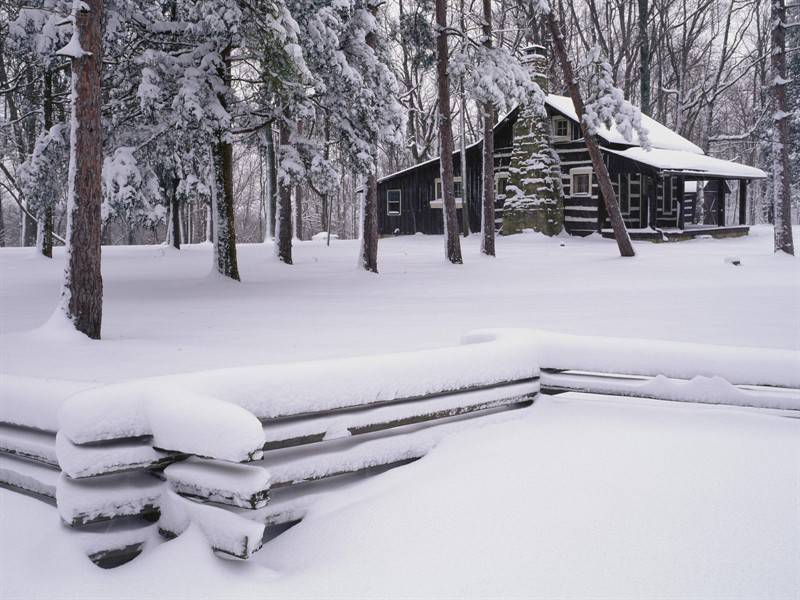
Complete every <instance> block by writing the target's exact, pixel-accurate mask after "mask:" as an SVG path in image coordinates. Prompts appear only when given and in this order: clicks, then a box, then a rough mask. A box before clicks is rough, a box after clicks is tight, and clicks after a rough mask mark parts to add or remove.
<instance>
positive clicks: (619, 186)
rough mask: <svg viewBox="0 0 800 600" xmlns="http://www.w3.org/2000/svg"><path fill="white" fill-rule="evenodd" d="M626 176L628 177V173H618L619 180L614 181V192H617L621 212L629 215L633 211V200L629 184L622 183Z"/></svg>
mask: <svg viewBox="0 0 800 600" xmlns="http://www.w3.org/2000/svg"><path fill="white" fill-rule="evenodd" d="M625 177H627V175H623V174H622V173H619V174H617V180H616V181H615V182H614V193H616V194H617V202H618V203H619V210H620V212H621V213H622V214H623V215H628V214H630V212H631V202H630V194H629V193H628V186H627V185H624V184H623V183H622V182H623V181H624V180H625Z"/></svg>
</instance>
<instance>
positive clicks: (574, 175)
mask: <svg viewBox="0 0 800 600" xmlns="http://www.w3.org/2000/svg"><path fill="white" fill-rule="evenodd" d="M569 174H570V183H571V185H570V196H591V195H592V168H591V167H578V168H577V169H572V170H571V171H570V172H569Z"/></svg>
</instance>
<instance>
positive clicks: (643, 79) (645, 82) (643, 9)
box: [639, 0, 650, 115]
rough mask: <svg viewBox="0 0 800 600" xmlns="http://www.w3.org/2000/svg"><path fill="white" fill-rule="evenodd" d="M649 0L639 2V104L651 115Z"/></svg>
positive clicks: (643, 111) (645, 112)
mask: <svg viewBox="0 0 800 600" xmlns="http://www.w3.org/2000/svg"><path fill="white" fill-rule="evenodd" d="M648 13H649V6H648V0H639V92H640V96H641V98H640V99H639V104H640V108H641V111H642V113H644V114H646V115H650V38H649V36H648V35H647V15H648Z"/></svg>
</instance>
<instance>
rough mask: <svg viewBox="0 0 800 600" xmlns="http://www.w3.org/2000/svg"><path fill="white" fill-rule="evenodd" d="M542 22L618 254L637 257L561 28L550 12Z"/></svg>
mask: <svg viewBox="0 0 800 600" xmlns="http://www.w3.org/2000/svg"><path fill="white" fill-rule="evenodd" d="M545 18H546V20H547V27H548V29H549V30H550V37H551V38H552V41H553V47H554V49H555V53H556V57H557V58H558V62H559V63H560V64H561V70H562V71H563V72H564V81H566V83H567V89H568V90H569V95H570V97H571V98H572V103H573V104H574V105H575V113H576V114H577V116H578V121H579V122H580V126H581V133H582V134H583V138H584V140H585V143H586V149H587V150H588V151H589V156H590V157H591V159H592V169H593V170H594V174H595V176H596V177H597V183H598V185H599V186H600V193H601V194H602V195H603V202H604V204H605V208H606V213H607V214H608V218H609V220H610V221H611V227H612V229H613V230H614V239H615V240H616V241H617V246H618V247H619V253H620V255H622V256H635V255H636V253H635V252H634V251H633V244H632V243H631V238H630V236H629V235H628V230H627V229H626V228H625V221H623V220H622V213H621V212H620V210H619V204H618V203H617V196H616V194H615V193H614V188H613V187H612V185H611V177H609V175H608V168H607V167H606V164H605V162H603V155H602V153H601V152H600V147H599V146H598V145H597V140H596V139H595V137H594V136H593V135H592V134H591V133H589V128H588V126H587V125H586V121H585V120H584V118H583V115H584V112H585V109H584V104H583V98H582V97H581V92H580V90H579V89H578V85H577V83H576V81H575V73H574V72H573V70H572V63H571V62H570V60H569V57H568V56H567V49H566V47H565V46H564V38H563V36H562V34H561V26H560V25H559V23H558V21H557V20H556V16H555V15H554V14H553V12H552V11H551V12H548V13H547V15H546V16H545Z"/></svg>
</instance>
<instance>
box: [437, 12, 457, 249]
mask: <svg viewBox="0 0 800 600" xmlns="http://www.w3.org/2000/svg"><path fill="white" fill-rule="evenodd" d="M436 28H437V30H438V31H437V34H436V84H437V88H438V96H439V144H440V146H441V157H440V159H439V165H440V168H441V181H442V200H443V207H444V239H445V256H446V257H447V260H449V261H450V262H451V263H453V264H461V263H462V262H463V260H462V258H461V240H460V239H459V237H458V215H457V214H456V199H455V192H454V189H453V146H454V144H453V124H452V117H451V115H450V76H449V74H448V72H447V69H448V63H449V59H448V55H447V0H436Z"/></svg>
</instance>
